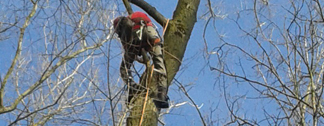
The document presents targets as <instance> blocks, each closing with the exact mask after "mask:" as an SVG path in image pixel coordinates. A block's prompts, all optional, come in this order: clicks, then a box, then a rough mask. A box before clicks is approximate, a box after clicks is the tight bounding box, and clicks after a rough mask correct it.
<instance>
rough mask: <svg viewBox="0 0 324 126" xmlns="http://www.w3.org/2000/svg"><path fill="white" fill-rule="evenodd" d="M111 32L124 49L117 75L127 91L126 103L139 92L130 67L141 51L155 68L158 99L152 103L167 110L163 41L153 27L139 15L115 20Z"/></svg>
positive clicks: (135, 14) (142, 15)
mask: <svg viewBox="0 0 324 126" xmlns="http://www.w3.org/2000/svg"><path fill="white" fill-rule="evenodd" d="M113 23H114V29H115V32H116V33H117V35H118V37H119V38H120V40H121V43H122V45H123V48H124V51H125V52H124V56H123V60H122V62H121V65H120V74H121V78H122V79H123V81H124V82H125V83H126V85H127V86H128V88H129V97H128V102H130V100H131V99H132V97H133V95H134V92H136V90H140V85H138V84H137V83H136V82H135V81H134V79H133V76H132V71H131V69H130V68H131V67H132V66H133V62H134V61H135V60H136V61H138V59H139V58H138V57H140V56H141V50H142V49H144V50H145V51H147V52H149V54H150V55H151V57H152V61H153V64H154V69H153V71H154V72H153V77H157V78H156V80H157V89H158V92H157V97H156V98H154V100H153V101H154V103H155V105H156V107H158V108H168V107H169V103H168V100H169V97H168V96H167V90H168V89H167V79H166V69H165V65H164V60H163V54H162V41H161V40H162V39H161V37H160V35H159V34H158V32H157V31H156V29H155V28H154V27H153V24H152V22H151V19H150V18H149V17H148V16H147V15H146V14H145V13H142V12H134V13H133V14H131V15H129V16H127V17H124V16H120V17H117V18H116V19H115V20H114V22H113Z"/></svg>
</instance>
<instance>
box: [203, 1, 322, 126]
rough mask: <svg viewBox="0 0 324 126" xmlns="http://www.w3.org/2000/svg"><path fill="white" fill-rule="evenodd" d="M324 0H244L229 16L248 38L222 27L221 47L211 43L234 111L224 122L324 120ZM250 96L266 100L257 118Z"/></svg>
mask: <svg viewBox="0 0 324 126" xmlns="http://www.w3.org/2000/svg"><path fill="white" fill-rule="evenodd" d="M209 2H210V1H209ZM322 3H323V1H321V0H302V1H296V0H291V1H280V2H275V1H265V0H254V1H241V3H240V7H241V8H238V10H237V11H236V14H235V15H236V16H228V17H227V19H228V20H230V21H231V23H232V24H235V26H236V28H237V29H238V30H239V31H240V34H238V35H241V36H243V37H241V38H239V40H237V41H235V40H234V41H233V40H229V39H228V38H227V36H226V34H222V33H220V32H217V33H218V38H219V41H220V44H219V46H217V47H210V46H207V45H206V47H208V48H209V49H210V50H207V58H208V60H209V61H210V62H209V67H210V69H211V70H212V71H217V72H218V73H219V74H220V75H219V79H220V81H219V85H220V87H222V88H221V89H222V90H223V95H224V99H225V104H226V106H227V109H228V111H229V112H230V116H229V118H228V119H227V122H226V123H224V124H227V125H230V124H233V123H236V124H239V125H243V124H246V125H283V124H284V125H314V126H316V125H323V103H322V101H323V84H324V83H323V76H324V75H323V68H324V67H323V21H324V18H323V17H324V15H323V10H322V9H323V5H322ZM210 8H213V6H210ZM209 12H210V13H213V10H212V9H211V11H209ZM211 17H212V16H211ZM213 18H214V17H212V19H213ZM215 30H216V31H218V29H215ZM207 43H208V42H206V44H207ZM233 54H234V55H233ZM215 61H217V62H216V64H214V63H215ZM211 62H213V63H211ZM234 85H235V86H234ZM235 87H242V88H241V90H240V91H238V90H237V89H235ZM243 87H244V88H243ZM243 90H244V91H246V92H243ZM244 101H254V102H258V103H260V104H259V107H258V106H253V107H258V108H260V109H258V110H260V111H255V113H258V115H262V116H258V117H254V118H253V117H251V115H253V114H255V113H253V112H252V113H251V112H245V110H247V109H251V108H252V106H249V107H247V106H244V104H248V103H244Z"/></svg>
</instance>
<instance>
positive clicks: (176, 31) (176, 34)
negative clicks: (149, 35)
mask: <svg viewBox="0 0 324 126" xmlns="http://www.w3.org/2000/svg"><path fill="white" fill-rule="evenodd" d="M199 3H200V0H190V1H188V0H179V2H178V5H177V7H176V10H175V11H174V13H173V19H172V20H171V21H170V22H169V25H168V27H167V29H166V32H165V34H164V41H165V42H164V47H165V49H164V50H165V52H167V53H166V54H167V55H165V58H164V59H165V65H166V69H167V74H168V84H169V85H170V84H171V81H172V80H173V78H174V76H175V75H176V73H177V72H178V70H179V68H180V65H181V61H182V58H183V56H184V53H185V51H186V47H187V43H188V41H189V39H190V35H191V32H192V29H193V27H194V25H195V23H196V21H197V10H198V6H199Z"/></svg>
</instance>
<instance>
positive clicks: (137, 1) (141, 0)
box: [129, 0, 167, 27]
mask: <svg viewBox="0 0 324 126" xmlns="http://www.w3.org/2000/svg"><path fill="white" fill-rule="evenodd" d="M129 1H130V2H131V3H133V4H135V5H136V6H138V7H140V8H142V9H143V10H144V11H145V12H146V13H148V14H149V15H150V16H151V17H152V18H154V20H155V21H156V22H158V23H159V24H160V25H161V26H163V27H164V26H165V24H166V22H167V19H166V18H165V17H164V16H163V15H162V14H161V13H160V12H158V11H157V10H156V9H155V7H153V6H151V5H150V4H148V3H147V2H145V1H144V0H129Z"/></svg>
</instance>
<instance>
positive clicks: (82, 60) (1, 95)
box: [0, 0, 122, 125]
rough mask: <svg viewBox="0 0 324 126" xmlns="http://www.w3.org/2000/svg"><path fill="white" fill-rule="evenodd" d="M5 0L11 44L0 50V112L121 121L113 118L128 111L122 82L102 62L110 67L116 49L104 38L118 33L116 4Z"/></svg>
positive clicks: (0, 24)
mask: <svg viewBox="0 0 324 126" xmlns="http://www.w3.org/2000/svg"><path fill="white" fill-rule="evenodd" d="M0 6H1V7H2V9H1V12H0V13H1V15H3V16H2V17H1V18H0V43H1V46H2V47H5V46H6V48H7V49H8V50H10V51H9V52H8V53H7V52H5V50H1V53H3V54H4V55H2V56H1V65H3V66H1V69H6V71H2V72H1V76H0V82H1V89H0V113H1V114H3V115H5V116H3V117H6V118H2V119H1V121H2V122H7V123H8V124H9V125H17V124H19V125H44V124H61V125H69V124H72V123H80V124H86V125H104V124H114V123H116V122H117V120H116V119H115V118H112V120H110V118H111V117H118V116H120V115H122V110H118V108H117V107H116V105H117V103H116V102H119V101H120V96H121V95H120V94H121V91H122V87H120V86H118V85H119V84H118V83H117V81H111V80H107V76H108V78H109V73H107V71H106V70H104V71H102V69H101V68H100V67H103V66H104V67H103V68H108V67H110V66H107V62H108V59H111V56H113V55H112V54H107V52H106V51H107V50H106V49H109V48H110V47H109V46H108V45H107V44H105V43H107V42H110V40H111V39H112V37H113V32H112V27H111V26H112V25H111V22H110V21H111V19H113V17H114V15H115V13H116V12H117V11H115V10H114V8H115V3H114V2H113V1H107V2H103V1H100V0H90V1H74V0H67V1H66V0H64V1H43V0H26V1H19V2H18V1H16V2H12V1H1V2H0ZM105 48H106V49H105ZM12 49H15V52H14V51H13V50H12ZM9 53H10V54H9ZM11 56H14V57H11ZM100 57H101V58H100ZM103 59H107V60H104V62H103V61H102V60H103ZM100 62H103V63H100ZM9 63H10V66H7V65H6V64H9ZM108 64H109V62H108ZM108 70H109V69H108ZM99 73H107V74H103V75H102V74H99ZM105 76H106V77H105ZM111 78H112V77H111ZM112 82H115V83H112ZM103 87H104V88H103ZM108 89H109V90H110V91H108ZM107 102H108V103H109V104H110V107H109V108H108V107H106V106H107ZM109 104H108V105H109ZM119 113H120V114H119Z"/></svg>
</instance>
